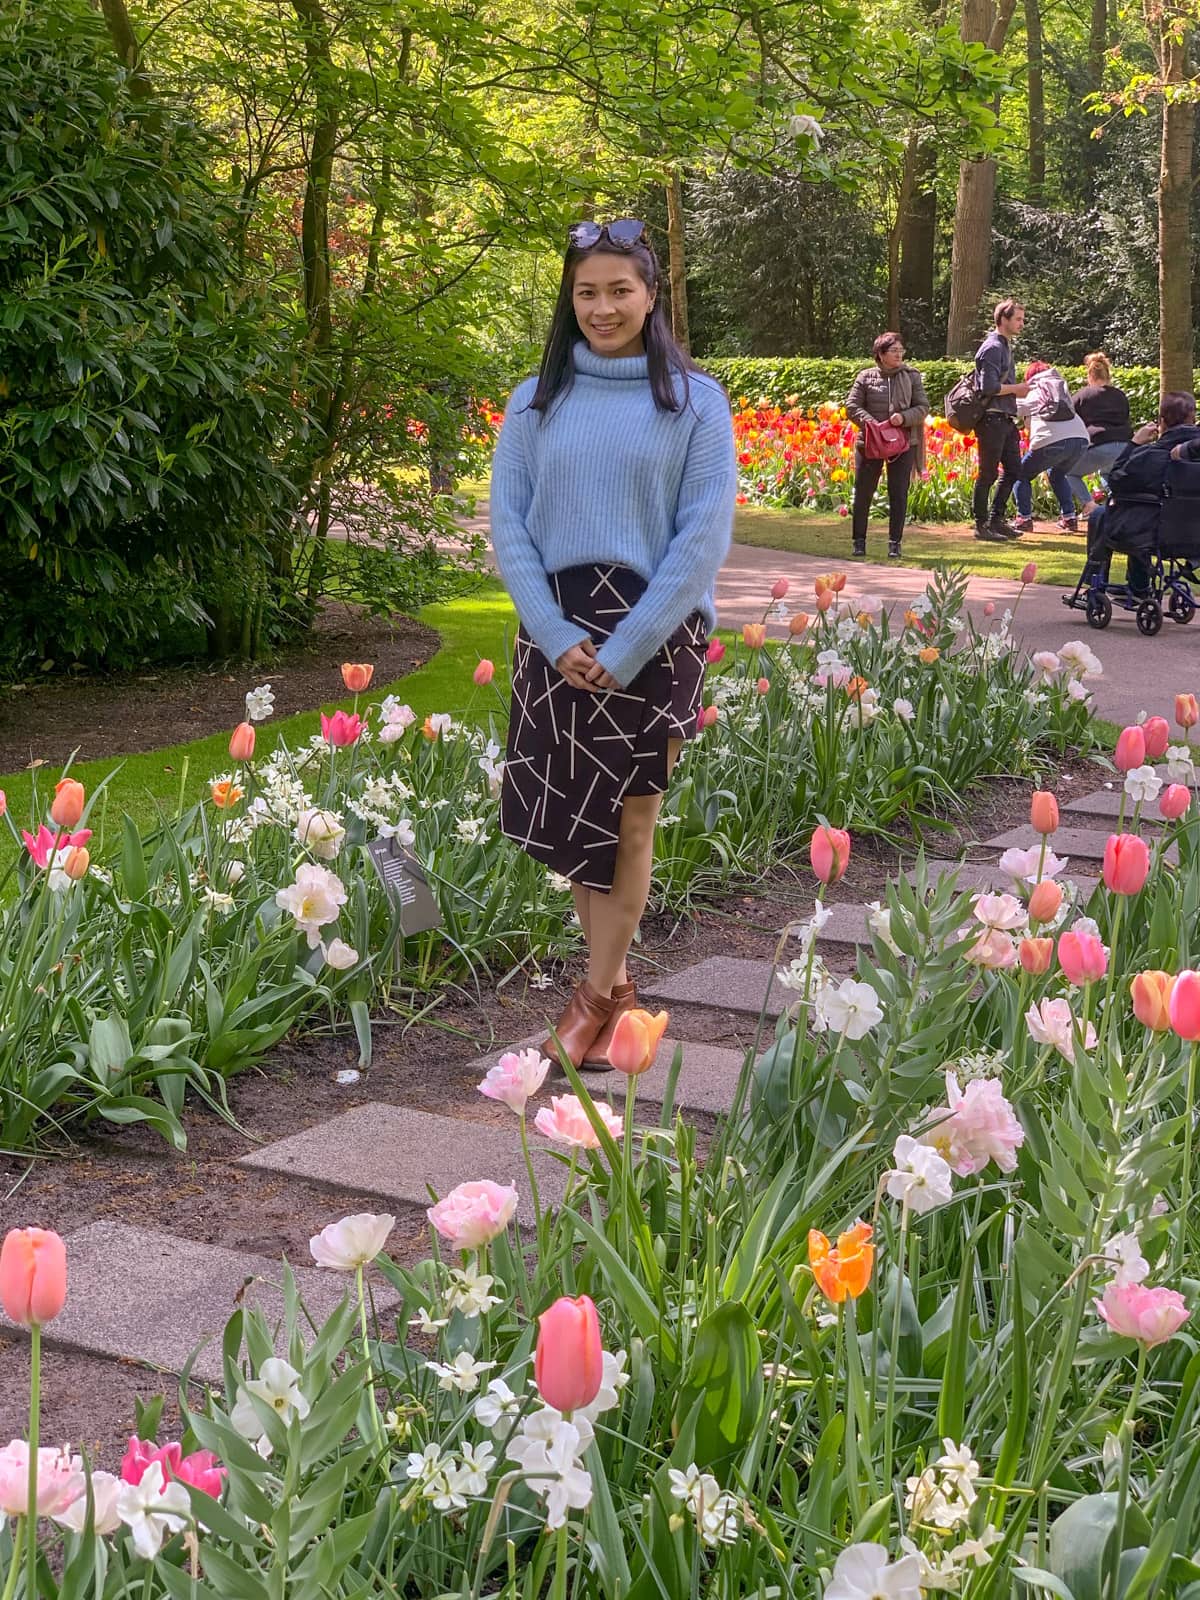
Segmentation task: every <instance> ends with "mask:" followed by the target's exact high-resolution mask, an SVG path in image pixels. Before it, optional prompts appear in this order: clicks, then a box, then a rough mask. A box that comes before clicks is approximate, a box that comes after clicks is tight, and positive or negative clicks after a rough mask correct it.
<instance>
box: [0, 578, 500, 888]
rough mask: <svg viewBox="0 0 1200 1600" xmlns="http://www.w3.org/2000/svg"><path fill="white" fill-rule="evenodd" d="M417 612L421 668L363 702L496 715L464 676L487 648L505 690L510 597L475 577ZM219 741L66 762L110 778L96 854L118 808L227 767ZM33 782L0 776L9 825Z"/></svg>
mask: <svg viewBox="0 0 1200 1600" xmlns="http://www.w3.org/2000/svg"><path fill="white" fill-rule="evenodd" d="M419 616H420V620H421V621H422V622H425V623H428V625H429V626H430V627H431V628H436V629H437V631H438V632H439V633H440V634H441V637H442V645H441V649H440V650H439V651H438V652H437V654H436V655H435V656H434V657H433V658H432V659H431V660H430V661H428V662H427V663H426V664H425V666H423V667H421V668H419V669H418V670H417V671H416V672H412V673H409V674H408V676H407V677H404V678H399V679H397V680H396V682H395V683H387V684H373V685H372V687H371V690H370V693H369V694H367V695H365V696H363V700H364V701H367V702H370V701H376V700H381V699H382V698H383V696H384V695H385V694H395V695H399V696H400V698H401V699H402V700H406V701H408V703H409V704H410V705H411V706H412V708H413V710H414V711H415V712H416V713H417V715H418V716H419V717H422V718H423V717H424V716H425V715H426V714H427V713H429V712H431V711H448V712H450V714H451V715H452V716H456V715H460V714H462V713H463V712H464V711H466V710H467V709H468V707H470V709H471V711H472V713H473V715H474V716H475V717H476V718H477V719H479V720H484V719H485V718H486V716H487V714H488V712H489V710H492V709H494V710H495V711H496V712H497V713H499V712H500V711H501V706H500V702H499V701H498V700H497V698H496V694H495V690H494V689H491V688H489V689H477V688H476V687H475V685H474V683H473V682H472V680H471V674H472V672H473V671H474V668H475V663H476V661H477V660H478V659H479V657H480V656H489V657H490V658H491V659H492V660H494V661H495V663H496V684H497V686H498V687H499V688H500V689H501V690H502V691H504V692H507V685H508V663H509V657H510V654H511V644H512V637H513V633H514V631H515V625H516V624H515V615H514V612H513V609H512V604H511V602H510V600H509V598H508V596H507V595H506V594H505V593H504V591H503V589H502V588H501V587H500V585H499V584H498V583H496V582H494V581H492V580H484V581H482V582H481V584H480V587H479V589H478V590H477V591H475V592H473V593H471V594H469V595H466V596H463V597H461V598H459V599H456V600H451V601H448V602H446V603H445V604H443V605H432V606H426V607H425V608H424V610H422V611H421V612H420V613H419ZM329 665H330V674H331V678H333V679H334V681H336V673H337V668H338V666H339V665H340V663H338V662H336V661H331V662H330V664H329ZM269 678H270V672H269V671H267V670H265V669H264V670H261V671H259V672H258V674H257V675H253V674H250V675H247V677H246V688H247V689H250V688H252V687H253V686H254V684H255V683H258V682H264V681H267V680H268V679H269ZM349 700H350V697H349V696H347V695H343V696H342V697H341V699H340V700H338V701H331V702H330V703H329V704H328V705H326V706H323V707H322V708H321V709H322V710H325V711H332V710H333V709H335V707H336V705H338V704H340V705H343V706H345V705H348V704H349ZM319 730H320V721H319V715H318V712H316V711H309V712H300V713H298V714H297V715H296V716H293V717H285V718H281V719H279V720H278V721H276V720H274V719H272V720H271V721H269V722H265V723H262V724H260V725H259V729H258V737H259V745H258V748H259V751H260V753H262V754H267V753H269V752H270V750H272V749H273V748H274V746H275V745H276V743H278V742H279V741H280V740H281V739H286V740H287V741H288V742H289V743H291V744H301V743H304V742H305V741H306V740H307V739H308V738H309V736H310V735H311V734H314V733H317V732H319ZM230 731H232V730H230ZM228 746H229V733H227V732H222V733H219V734H213V735H212V736H211V737H210V738H207V739H197V740H196V741H194V742H193V743H191V744H179V745H170V746H168V747H167V748H166V749H163V750H153V751H148V752H146V753H145V754H142V755H131V756H113V757H109V758H106V759H103V760H99V761H88V762H84V763H81V764H80V765H79V766H77V767H76V768H74V776H75V777H77V778H78V779H79V780H80V781H81V782H82V783H84V784H86V786H87V788H88V791H89V793H91V792H92V791H94V790H95V789H96V787H97V786H98V785H99V784H100V783H101V782H102V781H103V780H104V779H105V778H107V779H108V780H109V781H108V783H107V786H106V787H105V789H104V791H103V793H102V794H101V796H100V799H99V802H98V804H97V805H96V807H95V808H94V810H93V812H92V815H91V817H90V818H89V821H90V823H91V826H92V828H93V829H94V830H95V833H96V848H97V853H98V854H99V855H101V856H103V855H104V854H105V850H106V846H107V847H108V848H111V847H112V845H113V841H114V839H115V838H116V837H118V831H119V825H120V817H121V814H122V812H128V814H129V815H130V816H131V817H133V819H134V820H135V821H136V822H137V824H138V826H139V828H141V829H143V830H144V829H146V828H149V827H151V826H152V825H153V823H154V821H155V820H156V818H157V817H158V815H159V814H160V812H161V811H162V810H163V809H173V808H174V806H175V805H176V804H177V802H178V801H179V800H180V798H181V797H182V799H183V801H184V802H185V803H190V802H191V801H193V800H195V799H196V798H198V797H199V796H200V795H202V794H203V793H204V792H205V789H206V786H207V783H208V780H209V778H210V777H211V775H212V774H213V773H214V772H220V771H225V770H227V769H228V767H229V765H230V762H229V749H228ZM39 776H40V780H41V790H42V793H43V794H45V793H46V792H47V791H48V787H52V786H53V783H54V780H55V779H57V777H58V769H57V768H53V767H46V768H43V769H42V771H41V773H40V775H39ZM32 781H33V775H32V774H31V773H29V772H18V773H13V774H10V775H0V789H3V790H4V791H5V792H6V794H7V796H8V806H9V811H10V813H11V815H12V817H13V819H14V820H15V821H16V822H17V825H18V827H20V826H23V825H24V823H25V819H26V818H27V817H28V815H29V806H30V791H31V787H32ZM11 851H12V844H11V839H10V836H9V832H8V829H7V828H5V827H0V863H2V862H3V861H4V859H5V857H6V856H8V855H10V854H11Z"/></svg>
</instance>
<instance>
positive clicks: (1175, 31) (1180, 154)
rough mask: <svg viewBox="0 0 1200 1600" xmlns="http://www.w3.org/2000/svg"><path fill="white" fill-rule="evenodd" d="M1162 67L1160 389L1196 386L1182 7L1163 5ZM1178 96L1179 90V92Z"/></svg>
mask: <svg viewBox="0 0 1200 1600" xmlns="http://www.w3.org/2000/svg"><path fill="white" fill-rule="evenodd" d="M1159 27H1160V28H1161V44H1160V46H1159V52H1160V54H1159V59H1160V61H1161V63H1162V81H1163V113H1162V118H1163V120H1162V148H1161V159H1160V162H1159V174H1158V369H1159V387H1160V391H1161V392H1162V393H1163V394H1165V393H1167V391H1168V390H1171V389H1184V390H1190V389H1191V387H1192V382H1193V377H1192V362H1193V340H1192V230H1191V210H1190V205H1191V187H1192V137H1193V132H1194V128H1195V121H1196V107H1195V104H1194V103H1193V102H1192V101H1191V100H1189V99H1187V98H1185V97H1180V98H1178V99H1173V98H1172V89H1173V86H1177V85H1181V84H1183V83H1185V82H1186V80H1187V53H1188V40H1189V36H1190V35H1189V30H1188V28H1187V27H1186V25H1185V23H1184V17H1183V15H1182V8H1179V9H1177V8H1175V7H1165V8H1164V10H1163V13H1162V15H1161V18H1160V20H1159ZM1175 92H1176V93H1178V90H1177V89H1176V91H1175Z"/></svg>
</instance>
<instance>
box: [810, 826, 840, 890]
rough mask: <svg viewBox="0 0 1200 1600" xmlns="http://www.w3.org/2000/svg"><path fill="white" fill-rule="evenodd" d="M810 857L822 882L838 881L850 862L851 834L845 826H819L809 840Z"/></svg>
mask: <svg viewBox="0 0 1200 1600" xmlns="http://www.w3.org/2000/svg"><path fill="white" fill-rule="evenodd" d="M808 859H809V861H810V862H811V863H812V869H813V871H814V872H815V873H816V875H817V877H818V878H820V880H821V882H822V883H836V882H837V881H838V879H839V878H840V877H841V876H842V874H843V873H844V872H845V870H846V868H847V866H848V865H849V862H850V835H849V834H848V833H847V832H846V830H845V829H844V828H826V827H820V828H817V829H816V830H815V831H814V833H813V836H812V838H811V840H810V841H809V846H808Z"/></svg>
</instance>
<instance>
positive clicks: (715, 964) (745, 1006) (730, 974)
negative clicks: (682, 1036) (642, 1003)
mask: <svg viewBox="0 0 1200 1600" xmlns="http://www.w3.org/2000/svg"><path fill="white" fill-rule="evenodd" d="M768 982H769V983H770V991H769V992H768V990H767V985H768ZM641 989H642V993H643V994H644V995H645V997H646V998H647V999H652V1000H658V1001H663V1000H666V1001H671V1000H676V1001H679V1002H680V1003H681V1004H686V1005H694V1006H711V1007H713V1009H714V1010H717V1011H745V1012H749V1013H750V1014H751V1015H752V1016H758V1014H759V1012H760V1011H761V1010H762V1003H763V995H764V994H767V1011H766V1014H767V1016H768V1017H777V1016H778V1015H779V1013H780V1012H781V1011H783V1010H784V1009H785V1007H786V1006H787V1004H788V999H789V996H788V993H787V990H786V989H784V988H783V987H782V986H781V985H780V984H779V982H778V981H777V980H776V978H775V971H774V968H773V967H772V966H771V963H770V962H769V961H748V960H746V959H745V958H743V957H740V956H709V958H708V960H707V961H698V962H697V963H696V965H695V966H693V967H685V968H684V969H683V971H682V972H675V973H672V974H671V975H670V976H669V977H665V978H662V979H661V980H656V981H654V982H653V983H650V984H643V985H641Z"/></svg>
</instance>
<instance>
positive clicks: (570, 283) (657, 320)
mask: <svg viewBox="0 0 1200 1600" xmlns="http://www.w3.org/2000/svg"><path fill="white" fill-rule="evenodd" d="M594 255H610V256H621V257H622V258H623V259H626V260H629V261H632V263H633V264H634V266H635V267H636V268H637V271H638V274H639V276H640V277H641V279H642V282H643V283H644V284H645V285H646V287H647V289H650V290H651V291H659V290H660V289H661V285H662V273H661V271H660V270H659V265H658V257H657V256H656V255H655V253H654V248H653V246H652V245H651V244H650V243H649V241H648V240H647V239H646V238H645V236H644V235H643V237H642V238H641V239H639V240H638V241H637V243H636V244H634V245H632V246H631V247H629V248H628V249H621V248H619V247H618V246H616V245H613V244H611V243H610V242H609V240H608V237H607V235H606V236H604V237H602V238H601V239H600V240H599V242H598V243H596V244H594V245H592V246H591V247H590V249H587V250H579V249H576V247H575V246H574V245H573V244H572V245H568V246H567V253H566V255H565V256H564V257H563V269H562V282H561V283H560V284H559V286H558V299H557V301H556V302H555V305H554V315H553V317H551V319H550V332H549V333H548V334H547V335H546V345H545V348H544V349H543V351H542V364H541V366H540V368H539V369H538V384H537V389H536V390H535V391H534V396H533V399H532V400H531V401H530V402H529V409H530V410H531V411H540V412H541V413H542V415H543V420H544V419H545V417H546V416H547V415H549V412H550V408H551V406H552V405H553V404H554V402H555V400H556V399H557V398H558V396H559V395H560V394H565V393H567V392H568V390H569V389H570V388H571V385H572V384H573V383H574V381H575V364H574V361H573V359H572V351H573V349H574V347H575V343H576V341H577V340H579V339H583V338H585V335H584V332H583V329H582V328H581V327H580V326H579V319H578V317H577V316H576V315H575V305H574V301H573V300H572V290H573V288H574V284H575V269H576V267H577V266H578V265H579V263H580V262H581V261H582V260H583V259H584V257H585V256H594ZM642 339H643V341H644V343H645V346H646V368H647V376H648V377H649V379H650V392H651V394H653V396H654V404H655V405H656V406H657V407H658V409H659V410H660V411H682V410H683V408H684V407H685V406H686V405H687V402H688V396H689V392H690V391H689V388H688V378H687V375H688V373H689V372H699V371H700V368H699V367H698V366H697V365H696V363H695V362H694V361H693V360H692V358H691V357H690V356H689V355H688V354H687V353H686V352H685V351H683V350H681V349H680V347H679V346H678V345H677V344H676V343H675V339H674V337H673V336H672V333H671V328H670V325H669V324H668V322H667V314H666V312H665V311H664V310H663V298H662V294H661V293H659V292H656V293H655V295H654V305H653V307H652V308H651V310H650V314H649V315H648V316H647V318H646V321H645V323H644V324H643V326H642ZM676 373H678V374H679V376H680V377H681V378H682V380H683V399H682V401H681V400H680V398H679V395H678V393H677V391H676V388H675V381H674V379H675V374H676Z"/></svg>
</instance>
